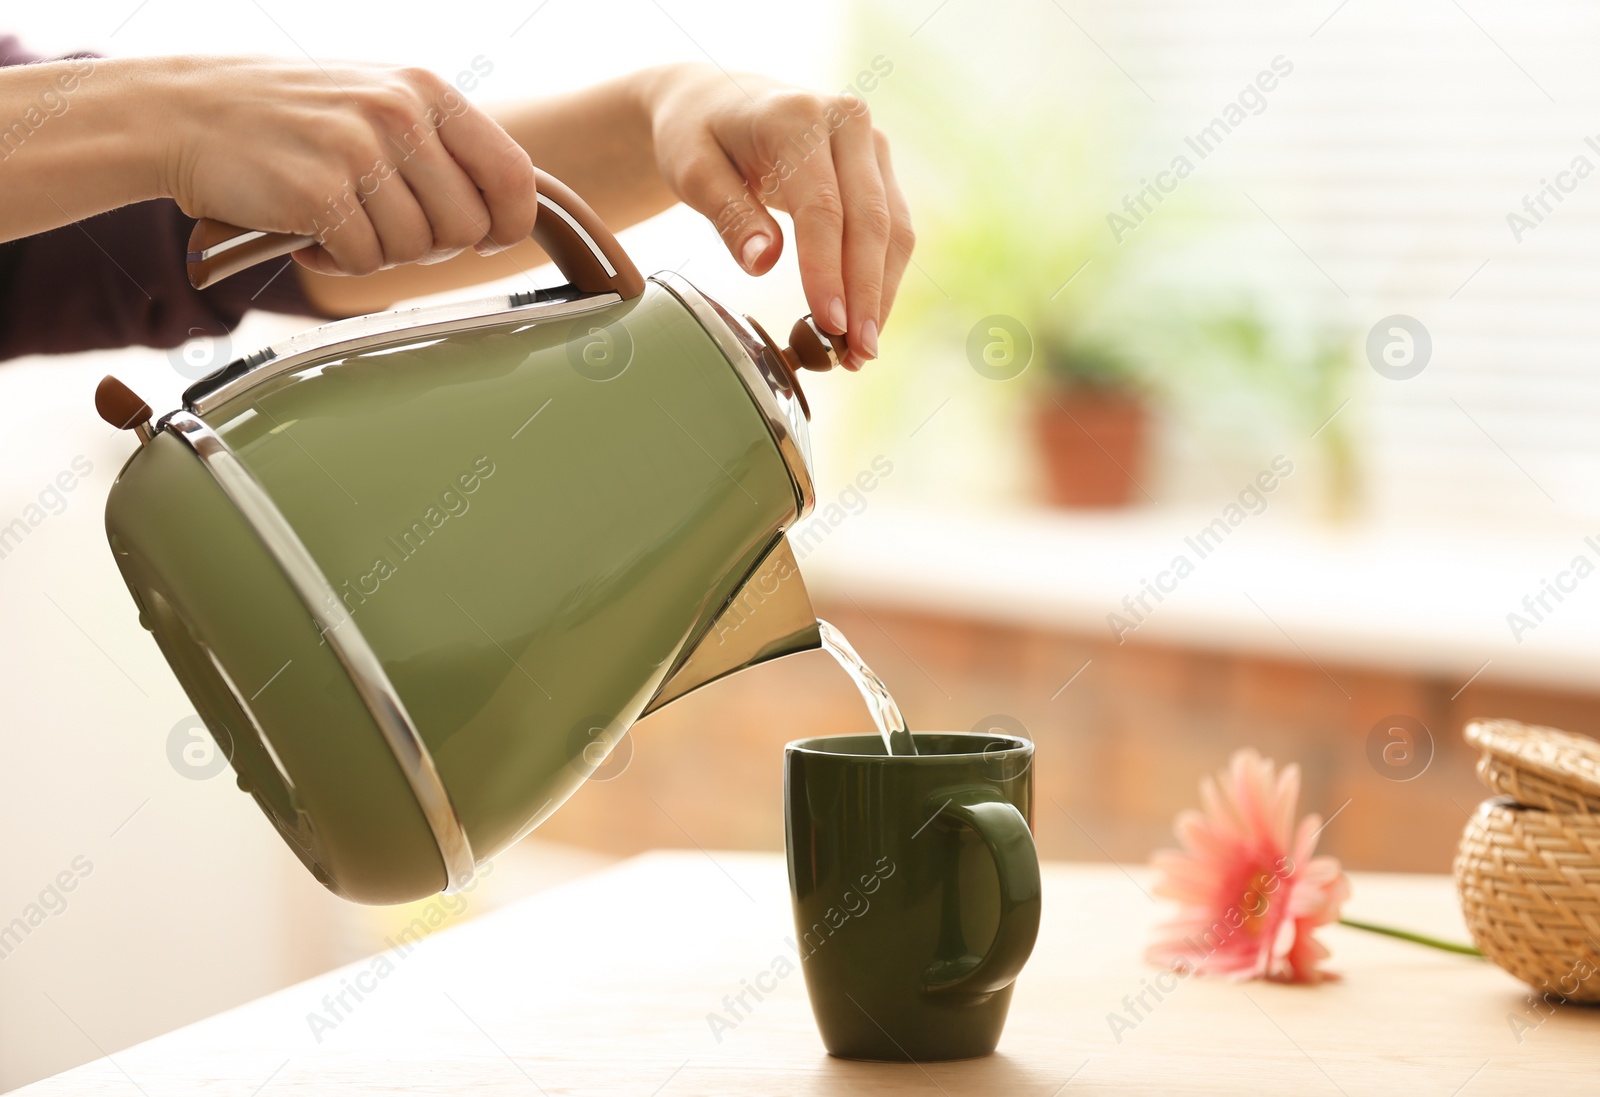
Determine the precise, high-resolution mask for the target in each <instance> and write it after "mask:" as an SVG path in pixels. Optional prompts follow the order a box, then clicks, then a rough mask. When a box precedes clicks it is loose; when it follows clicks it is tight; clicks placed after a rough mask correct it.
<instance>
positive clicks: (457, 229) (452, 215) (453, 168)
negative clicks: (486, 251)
mask: <svg viewBox="0 0 1600 1097" xmlns="http://www.w3.org/2000/svg"><path fill="white" fill-rule="evenodd" d="M408 151H409V155H408V156H406V158H405V159H402V160H401V161H400V176H401V177H402V178H401V180H396V181H397V182H402V185H405V186H407V187H409V189H410V191H411V193H412V194H413V195H414V196H415V198H416V202H417V205H418V206H419V207H420V209H421V212H422V213H423V214H424V215H425V216H426V218H427V226H428V230H429V232H430V234H431V238H430V241H429V247H428V250H427V251H426V252H425V253H424V254H423V255H422V256H420V257H418V262H422V263H438V262H442V261H444V260H446V259H449V258H451V257H452V256H454V255H457V254H459V253H460V252H462V251H464V250H466V249H467V248H470V247H472V246H473V245H474V244H476V243H478V242H479V241H480V240H482V239H483V238H484V237H485V236H486V235H488V234H489V232H490V231H491V227H492V218H491V217H490V215H489V207H488V206H487V205H485V204H484V199H483V195H482V194H480V193H478V188H477V187H475V186H473V183H472V180H471V179H470V178H468V176H467V173H466V172H465V171H463V170H462V168H461V165H460V164H457V163H456V162H455V160H454V159H452V158H451V156H450V154H449V153H448V152H446V151H445V148H444V144H443V142H442V141H440V140H439V139H438V137H437V135H433V136H430V138H429V139H428V140H426V141H424V142H422V143H421V144H420V145H419V146H417V148H415V149H414V150H408Z"/></svg>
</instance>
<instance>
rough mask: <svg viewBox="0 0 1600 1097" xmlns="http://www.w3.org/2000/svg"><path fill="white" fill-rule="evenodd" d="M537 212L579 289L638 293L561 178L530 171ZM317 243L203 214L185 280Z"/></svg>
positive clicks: (632, 276) (547, 240)
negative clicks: (187, 277)
mask: <svg viewBox="0 0 1600 1097" xmlns="http://www.w3.org/2000/svg"><path fill="white" fill-rule="evenodd" d="M533 173H534V177H535V179H536V180H537V185H538V188H539V215H538V217H537V219H536V220H535V221H534V223H533V239H534V241H535V242H536V243H538V245H539V246H540V247H541V248H543V249H544V252H545V254H546V255H548V256H549V257H550V259H551V261H552V262H554V263H555V265H556V269H557V270H559V271H560V272H561V273H562V274H563V275H564V276H565V277H566V279H567V281H569V282H571V283H572V284H573V286H575V287H576V288H577V289H578V290H579V291H581V292H583V293H615V294H617V295H618V296H620V297H622V298H623V299H624V300H628V299H631V298H634V297H637V296H639V294H641V293H643V292H644V278H643V277H641V276H640V274H639V268H638V267H636V266H634V265H633V260H631V259H629V258H628V253H627V252H625V251H623V250H622V245H621V244H619V243H617V238H616V237H615V236H613V235H612V234H611V230H610V229H608V228H606V226H605V222H603V221H601V220H600V218H599V216H598V215H596V213H595V212H594V210H592V209H590V208H589V203H587V202H585V201H584V200H583V199H582V198H579V197H578V195H577V194H576V193H574V192H573V190H572V188H571V187H568V186H567V185H566V184H565V183H563V182H562V181H561V180H559V179H557V178H556V177H555V176H553V175H550V174H549V173H548V172H544V171H541V170H539V169H538V168H534V169H533ZM316 243H317V238H316V237H314V236H296V235H294V234H292V233H287V232H253V231H251V230H250V229H242V228H239V227H237V226H235V225H230V224H227V223H225V222H223V221H213V220H211V219H210V218H208V217H203V218H201V219H200V220H199V221H197V222H196V223H195V226H194V232H192V233H191V234H190V236H189V254H188V257H187V261H188V266H189V284H190V285H192V286H194V288H195V289H205V288H206V287H207V286H214V285H216V284H217V283H218V282H220V281H222V280H223V279H224V278H228V277H230V276H232V275H235V274H238V273H239V272H240V271H242V270H246V269H248V268H250V267H253V266H255V265H256V264H257V263H264V262H266V261H267V260H268V259H273V258H276V257H277V256H280V255H287V254H289V253H290V252H292V251H299V250H300V249H301V248H307V247H311V246H312V245H314V244H316Z"/></svg>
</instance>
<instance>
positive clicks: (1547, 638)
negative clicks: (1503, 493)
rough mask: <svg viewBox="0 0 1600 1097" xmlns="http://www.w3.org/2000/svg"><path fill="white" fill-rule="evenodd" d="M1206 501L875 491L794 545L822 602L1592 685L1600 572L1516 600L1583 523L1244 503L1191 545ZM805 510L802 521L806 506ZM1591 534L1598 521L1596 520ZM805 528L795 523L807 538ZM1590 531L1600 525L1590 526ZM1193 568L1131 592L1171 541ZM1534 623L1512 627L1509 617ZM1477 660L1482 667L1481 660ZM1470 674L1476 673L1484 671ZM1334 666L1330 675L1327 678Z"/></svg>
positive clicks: (1337, 661)
mask: <svg viewBox="0 0 1600 1097" xmlns="http://www.w3.org/2000/svg"><path fill="white" fill-rule="evenodd" d="M1217 517H1218V514H1217V513H1216V512H1212V513H1204V512H1193V513H1188V512H1175V511H1164V510H1163V511H1137V510H1136V511H1129V512H1125V513H1121V514H1115V513H1113V514H1100V515H1095V514H1090V513H1087V512H1085V513H1083V514H1081V515H1079V514H1071V513H1068V512H1056V511H1046V510H1037V511H1021V510H1012V511H994V512H973V511H969V512H965V513H962V512H950V511H945V512H934V511H931V510H913V509H903V508H902V509H897V508H896V507H894V506H892V505H891V504H890V503H889V501H888V500H883V501H874V502H873V503H872V504H871V505H870V506H869V507H867V509H866V510H864V511H863V512H862V513H860V514H855V515H849V516H847V517H845V518H843V520H841V521H839V522H838V523H837V524H836V525H832V526H829V527H828V528H827V530H826V532H825V535H824V536H823V537H821V538H820V540H816V539H814V540H813V541H812V543H811V546H810V549H809V551H808V549H807V547H805V545H804V544H803V543H802V544H798V545H797V553H798V555H799V556H800V559H801V561H802V569H803V570H804V572H805V574H806V577H807V581H808V583H809V584H810V586H811V588H812V589H813V591H814V593H815V594H816V595H817V596H818V597H819V598H820V599H822V600H826V599H827V598H829V597H830V596H831V597H836V598H842V597H843V596H846V595H848V596H849V597H851V598H854V599H855V600H857V601H859V602H861V603H862V604H863V605H867V606H888V607H895V608H905V609H911V610H933V611H938V612H943V613H949V614H953V615H957V616H964V617H971V618H975V619H979V620H984V621H996V622H1009V623H1014V624H1018V625H1024V626H1037V627H1045V628H1051V629H1058V630H1062V631H1068V632H1080V633H1084V634H1087V635H1090V636H1094V637H1100V638H1104V639H1112V637H1113V630H1112V626H1111V624H1110V623H1109V622H1108V615H1109V614H1112V613H1117V614H1119V615H1120V616H1121V617H1122V618H1123V620H1124V621H1126V622H1128V623H1132V624H1135V625H1136V626H1137V627H1136V628H1133V629H1131V630H1129V631H1127V632H1126V633H1125V634H1124V636H1123V641H1124V642H1126V643H1129V644H1137V643H1147V642H1156V643H1162V644H1175V645H1182V646H1186V647H1195V646H1203V647H1210V648H1221V649H1225V650H1230V651H1237V652H1242V653H1259V654H1269V655H1276V656H1282V657H1285V658H1291V659H1295V658H1303V659H1310V660H1314V661H1316V662H1317V663H1319V664H1321V665H1324V666H1326V667H1327V668H1329V669H1333V668H1334V667H1336V666H1362V667H1373V668H1378V669H1383V670H1394V671H1406V672H1412V673H1425V674H1432V675H1438V676H1439V677H1441V678H1443V679H1444V680H1445V681H1446V683H1447V684H1448V683H1454V685H1453V686H1452V689H1454V687H1455V686H1461V685H1464V684H1465V683H1466V682H1467V681H1468V680H1469V679H1471V678H1472V677H1473V675H1475V674H1478V675H1479V680H1480V681H1490V680H1498V681H1504V682H1519V683H1528V684H1538V685H1543V686H1554V687H1563V688H1569V689H1578V690H1594V689H1596V688H1600V664H1597V660H1596V655H1597V651H1596V640H1597V638H1600V574H1594V575H1589V576H1587V577H1586V578H1582V579H1579V578H1577V577H1576V576H1575V575H1574V576H1573V577H1571V578H1569V579H1567V580H1566V582H1567V584H1568V585H1569V586H1572V587H1574V588H1575V589H1574V590H1573V591H1572V592H1571V593H1567V594H1565V595H1564V598H1563V600H1562V601H1561V602H1559V603H1557V602H1556V601H1555V600H1554V598H1553V597H1550V596H1548V595H1547V596H1546V598H1547V602H1548V604H1549V605H1550V607H1551V612H1548V613H1546V612H1545V611H1544V610H1540V613H1541V615H1542V616H1543V620H1542V621H1534V619H1533V617H1532V616H1531V615H1530V614H1528V612H1527V611H1526V610H1525V609H1524V608H1523V606H1522V600H1523V598H1524V596H1526V595H1537V594H1538V593H1539V592H1540V590H1541V582H1542V581H1543V580H1551V581H1552V582H1553V581H1555V580H1556V579H1557V577H1558V575H1559V574H1560V573H1561V572H1563V570H1565V569H1568V568H1570V567H1571V566H1572V563H1573V559H1574V557H1576V556H1578V555H1579V554H1583V555H1584V556H1586V557H1587V558H1588V560H1589V561H1590V563H1591V564H1594V565H1600V549H1597V548H1596V547H1593V546H1591V545H1589V544H1587V543H1586V542H1585V539H1584V536H1583V534H1582V533H1581V532H1551V533H1546V534H1541V535H1538V536H1533V535H1524V536H1521V537H1509V536H1500V537H1488V536H1481V535H1477V534H1465V533H1459V532H1443V531H1439V532H1428V531H1399V530H1381V529H1364V528H1360V527H1352V528H1341V527H1336V526H1316V525H1311V524H1296V522H1295V521H1294V520H1293V519H1292V518H1291V517H1289V516H1287V515H1279V514H1276V513H1270V514H1263V515H1259V516H1248V517H1246V518H1245V519H1244V520H1243V521H1242V522H1241V523H1240V524H1239V525H1238V526H1237V527H1236V528H1233V529H1232V530H1231V532H1230V533H1229V534H1228V535H1227V537H1226V538H1225V539H1224V540H1223V542H1222V544H1221V545H1220V546H1217V547H1215V548H1213V549H1212V550H1211V551H1210V552H1209V553H1208V554H1207V555H1206V556H1204V557H1203V558H1202V557H1201V556H1200V554H1199V553H1198V552H1197V551H1196V549H1195V547H1194V546H1193V545H1192V544H1191V543H1189V542H1188V541H1186V538H1192V537H1194V536H1195V535H1196V533H1197V532H1198V531H1199V530H1200V529H1201V528H1202V527H1204V526H1205V525H1206V524H1207V523H1208V522H1210V521H1211V520H1212V519H1214V518H1217ZM815 520H816V519H813V521H815ZM1597 532H1600V531H1597ZM803 537H804V534H803V532H802V533H800V534H797V538H803ZM1595 543H1596V545H1600V536H1596V538H1595ZM1180 554H1181V555H1182V556H1184V557H1185V558H1187V559H1188V561H1189V562H1190V563H1191V564H1192V565H1193V570H1192V572H1190V573H1189V574H1187V575H1186V576H1185V577H1183V578H1181V579H1179V578H1178V577H1177V575H1176V573H1175V572H1171V573H1170V574H1169V575H1168V576H1167V577H1166V578H1165V579H1164V580H1163V581H1164V582H1165V584H1166V585H1167V586H1169V587H1172V588H1173V589H1172V590H1171V591H1170V592H1169V593H1165V594H1163V596H1162V600H1161V601H1160V602H1157V601H1156V600H1155V598H1154V597H1153V596H1152V595H1151V594H1148V593H1147V594H1146V595H1145V604H1146V606H1148V607H1149V612H1145V611H1144V609H1143V608H1139V607H1137V606H1136V608H1139V615H1140V616H1142V618H1143V619H1142V620H1138V619H1137V618H1136V617H1135V615H1134V614H1132V613H1130V612H1129V611H1128V610H1127V609H1126V608H1125V607H1124V604H1123V599H1124V598H1125V597H1132V598H1135V599H1136V598H1137V597H1138V595H1139V594H1140V592H1141V588H1142V585H1143V582H1144V581H1145V580H1150V581H1152V582H1154V581H1155V580H1156V579H1157V578H1158V577H1159V576H1160V573H1162V572H1163V571H1169V572H1170V569H1171V568H1172V565H1173V563H1174V560H1175V558H1176V557H1178V556H1179V555H1180ZM1514 611H1515V612H1520V613H1522V614H1523V615H1524V616H1525V617H1526V618H1527V620H1528V621H1530V622H1532V623H1533V627H1532V628H1531V629H1527V630H1525V631H1523V633H1522V635H1521V637H1520V641H1519V640H1517V639H1514V638H1513V635H1512V629H1511V627H1510V625H1509V624H1508V621H1507V615H1508V614H1509V613H1512V612H1514ZM1486 663H1487V665H1485V664H1486ZM1480 672H1481V673H1480ZM1335 677H1336V676H1335Z"/></svg>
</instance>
